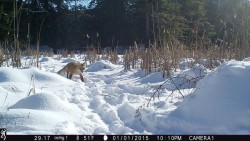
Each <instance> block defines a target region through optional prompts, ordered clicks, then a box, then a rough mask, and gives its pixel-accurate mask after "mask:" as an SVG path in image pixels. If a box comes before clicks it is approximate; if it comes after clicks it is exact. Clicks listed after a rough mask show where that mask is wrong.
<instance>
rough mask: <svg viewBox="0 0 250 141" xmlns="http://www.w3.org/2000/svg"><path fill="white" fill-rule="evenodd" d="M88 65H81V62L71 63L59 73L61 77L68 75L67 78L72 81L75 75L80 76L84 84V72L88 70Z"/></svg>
mask: <svg viewBox="0 0 250 141" xmlns="http://www.w3.org/2000/svg"><path fill="white" fill-rule="evenodd" d="M86 66H87V65H86V63H85V62H84V63H80V62H70V63H68V64H67V65H66V66H64V67H63V68H62V69H61V70H59V71H58V72H57V73H58V74H60V75H63V74H64V73H65V72H66V73H67V78H69V79H71V78H72V76H73V75H74V74H76V75H80V79H81V80H82V82H84V80H83V75H82V73H83V71H84V70H85V69H86Z"/></svg>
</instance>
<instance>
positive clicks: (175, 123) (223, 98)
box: [169, 61, 250, 134]
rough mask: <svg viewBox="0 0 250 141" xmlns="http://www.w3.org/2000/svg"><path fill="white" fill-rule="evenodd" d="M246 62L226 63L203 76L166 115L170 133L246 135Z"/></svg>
mask: <svg viewBox="0 0 250 141" xmlns="http://www.w3.org/2000/svg"><path fill="white" fill-rule="evenodd" d="M249 84H250V62H249V61H248V62H237V61H229V62H226V63H224V64H222V65H221V66H219V67H218V68H217V69H216V70H215V72H213V73H210V74H209V75H207V76H205V78H203V79H202V80H201V81H200V82H199V83H198V85H197V89H196V90H195V92H194V94H193V95H191V96H190V97H188V98H187V99H186V100H184V102H183V103H182V104H181V105H180V106H179V107H178V108H177V109H176V110H175V111H174V112H172V113H171V114H170V119H172V120H170V122H169V124H171V125H172V126H169V128H172V129H169V130H171V131H173V130H180V129H181V130H182V131H181V132H184V133H193V132H194V131H195V132H196V133H218V134H221V133H225V134H237V133H241V134H244V133H250V118H249V117H250V102H249V99H250V87H249Z"/></svg>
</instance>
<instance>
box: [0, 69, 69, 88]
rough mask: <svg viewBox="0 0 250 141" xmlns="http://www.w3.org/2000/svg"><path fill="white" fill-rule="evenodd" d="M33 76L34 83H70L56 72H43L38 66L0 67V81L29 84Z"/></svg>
mask: <svg viewBox="0 0 250 141" xmlns="http://www.w3.org/2000/svg"><path fill="white" fill-rule="evenodd" d="M32 76H33V77H34V80H35V83H40V84H41V83H56V82H58V81H62V82H65V83H68V84H69V83H70V81H69V80H68V79H65V78H63V77H61V76H60V75H58V74H55V73H50V72H44V71H41V70H39V69H38V68H28V69H16V68H9V67H1V68H0V82H20V83H24V84H27V85H29V84H30V82H31V79H32Z"/></svg>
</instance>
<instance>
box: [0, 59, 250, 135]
mask: <svg viewBox="0 0 250 141" xmlns="http://www.w3.org/2000/svg"><path fill="white" fill-rule="evenodd" d="M82 60H83V59H81V58H79V56H76V58H73V59H70V58H63V59H58V58H57V57H52V58H50V57H44V58H41V59H40V62H41V70H40V69H37V68H33V67H24V68H23V69H14V68H11V67H1V68H0V126H1V127H5V128H7V129H8V134H249V133H250V118H249V117H250V102H249V99H250V87H249V84H250V59H245V60H244V61H241V62H239V61H233V60H232V61H228V62H225V63H223V64H222V65H221V66H219V67H218V68H217V69H215V71H213V72H209V73H208V74H206V73H207V70H206V69H205V68H204V67H203V66H201V65H196V66H195V67H194V68H192V69H190V68H188V67H185V63H187V62H188V61H185V60H184V62H182V63H181V64H182V65H183V64H184V66H181V68H182V70H179V71H178V72H176V74H175V77H174V78H173V79H171V80H168V79H163V78H162V75H161V73H159V72H155V73H152V74H150V75H148V76H145V75H144V73H143V72H142V71H138V70H132V71H124V69H123V65H122V63H118V64H116V65H115V64H112V63H110V62H108V61H104V60H101V61H98V62H96V63H94V64H89V65H88V68H87V69H86V71H85V77H84V79H85V83H84V82H81V81H80V79H79V76H73V80H68V79H66V78H65V77H63V76H60V75H58V74H57V73H56V72H57V71H58V70H60V69H61V68H62V67H63V66H64V65H65V64H67V63H68V62H71V61H82ZM22 62H23V64H24V65H27V64H29V62H30V58H28V57H26V58H23V59H22ZM27 66H28V65H27ZM203 75H206V76H205V77H204V78H203V79H202V80H201V81H199V83H198V84H197V89H194V88H193V85H192V83H191V84H190V83H184V82H185V80H186V79H190V80H194V79H193V78H196V77H197V76H203ZM33 78H34V81H33V80H32V79H33ZM184 78H186V79H184ZM180 84H183V85H182V86H181V87H180V92H181V93H180V92H179V91H178V90H176V87H175V86H176V85H180ZM159 86H161V87H160V89H158V88H159ZM32 88H35V89H32ZM33 90H34V91H33ZM157 90H158V91H157ZM173 90H176V91H173ZM154 93H155V99H151V101H150V102H149V100H150V98H151V96H152V94H154ZM182 95H183V96H185V97H184V98H183V96H182Z"/></svg>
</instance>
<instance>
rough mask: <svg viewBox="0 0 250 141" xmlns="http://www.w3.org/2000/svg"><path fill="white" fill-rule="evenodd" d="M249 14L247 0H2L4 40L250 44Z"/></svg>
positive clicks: (69, 44) (55, 44) (23, 43)
mask: <svg viewBox="0 0 250 141" xmlns="http://www.w3.org/2000/svg"><path fill="white" fill-rule="evenodd" d="M86 3H88V4H86ZM249 18H250V2H249V0H17V1H15V0H1V1H0V44H1V46H5V47H6V46H13V44H14V42H16V40H17V39H18V46H20V47H21V48H26V47H29V46H30V45H36V44H37V43H39V44H41V45H48V46H49V47H52V48H54V49H59V48H67V49H71V48H77V47H86V46H88V45H91V44H92V45H94V46H100V47H102V48H104V47H116V46H129V45H133V44H134V42H136V43H137V44H143V45H145V46H146V47H147V46H149V45H151V44H155V45H157V46H159V47H162V46H167V45H171V44H173V43H174V42H179V43H182V44H184V45H186V46H192V45H193V44H197V43H198V44H199V45H200V46H201V47H202V48H208V47H209V46H210V45H211V44H217V45H218V46H220V45H223V46H224V47H236V46H237V47H239V48H240V47H241V48H243V47H244V48H249V41H250V37H249V32H250V23H249V22H250V20H249ZM38 41H39V42H38Z"/></svg>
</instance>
